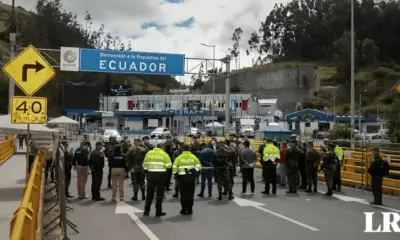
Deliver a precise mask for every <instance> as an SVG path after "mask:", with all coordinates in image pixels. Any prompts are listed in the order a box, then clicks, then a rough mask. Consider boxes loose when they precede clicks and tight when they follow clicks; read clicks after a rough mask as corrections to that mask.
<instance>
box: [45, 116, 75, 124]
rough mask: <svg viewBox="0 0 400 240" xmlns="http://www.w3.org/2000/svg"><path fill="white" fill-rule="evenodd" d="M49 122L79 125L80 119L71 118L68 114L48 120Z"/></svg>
mask: <svg viewBox="0 0 400 240" xmlns="http://www.w3.org/2000/svg"><path fill="white" fill-rule="evenodd" d="M47 124H54V125H79V122H78V121H75V120H74V119H71V118H69V117H66V116H61V117H58V118H55V119H52V120H50V121H48V122H47Z"/></svg>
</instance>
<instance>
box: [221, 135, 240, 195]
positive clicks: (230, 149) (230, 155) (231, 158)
mask: <svg viewBox="0 0 400 240" xmlns="http://www.w3.org/2000/svg"><path fill="white" fill-rule="evenodd" d="M225 153H226V157H227V161H228V167H229V180H230V185H231V187H233V185H234V184H235V181H234V179H233V178H234V177H235V176H236V164H237V158H238V155H237V149H236V144H235V143H233V142H231V141H230V140H228V139H227V140H225ZM223 194H224V195H227V194H228V192H227V189H225V191H224V192H223Z"/></svg>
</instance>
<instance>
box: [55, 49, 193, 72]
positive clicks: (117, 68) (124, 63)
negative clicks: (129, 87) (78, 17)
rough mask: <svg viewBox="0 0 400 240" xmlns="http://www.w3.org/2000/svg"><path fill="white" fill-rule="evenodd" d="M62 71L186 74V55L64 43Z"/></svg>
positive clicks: (61, 62) (61, 55) (61, 60)
mask: <svg viewBox="0 0 400 240" xmlns="http://www.w3.org/2000/svg"><path fill="white" fill-rule="evenodd" d="M60 58H61V59H60V69H61V71H81V72H104V73H128V74H152V75H175V76H183V75H184V74H185V55H184V54H171V53H152V52H135V51H116V50H101V49H86V48H81V49H78V48H72V47H62V48H61V54H60Z"/></svg>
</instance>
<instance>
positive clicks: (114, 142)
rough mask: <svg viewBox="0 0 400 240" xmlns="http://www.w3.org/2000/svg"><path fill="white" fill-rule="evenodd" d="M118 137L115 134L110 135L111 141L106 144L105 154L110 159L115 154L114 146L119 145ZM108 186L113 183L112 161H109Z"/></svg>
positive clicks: (110, 186)
mask: <svg viewBox="0 0 400 240" xmlns="http://www.w3.org/2000/svg"><path fill="white" fill-rule="evenodd" d="M117 143H118V142H117V139H116V137H115V136H110V138H109V143H108V144H107V145H106V151H105V156H106V158H107V161H108V159H111V158H112V156H113V154H114V148H115V147H116V146H117ZM107 181H108V184H107V187H108V188H112V185H111V166H110V161H108V176H107Z"/></svg>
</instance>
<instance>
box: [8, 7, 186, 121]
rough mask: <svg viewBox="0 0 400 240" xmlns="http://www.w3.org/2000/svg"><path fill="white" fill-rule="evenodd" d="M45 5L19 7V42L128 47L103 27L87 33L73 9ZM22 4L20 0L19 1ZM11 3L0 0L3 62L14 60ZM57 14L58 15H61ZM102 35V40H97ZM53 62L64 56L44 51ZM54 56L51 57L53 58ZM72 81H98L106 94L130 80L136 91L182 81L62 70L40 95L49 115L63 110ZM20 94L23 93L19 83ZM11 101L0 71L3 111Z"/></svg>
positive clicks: (154, 91)
mask: <svg viewBox="0 0 400 240" xmlns="http://www.w3.org/2000/svg"><path fill="white" fill-rule="evenodd" d="M38 2H40V3H41V4H42V5H41V7H40V9H39V10H38V11H39V12H38V13H33V12H30V11H26V10H25V9H23V8H22V7H16V19H17V23H18V35H17V44H18V45H19V46H28V45H30V44H32V45H34V46H35V47H37V48H47V49H60V47H61V46H73V47H83V48H99V47H101V48H104V46H105V45H106V44H107V41H113V42H114V43H115V45H118V46H114V47H117V50H124V49H127V46H125V45H124V44H123V43H122V42H121V41H120V40H119V38H118V37H112V36H111V35H109V36H107V34H106V33H104V32H102V31H103V30H101V29H99V30H96V31H92V32H90V33H87V32H86V31H85V30H83V29H82V26H81V25H80V24H79V23H78V22H76V19H74V17H73V16H74V15H73V13H67V12H64V10H63V9H62V6H61V5H59V6H57V5H51V4H49V3H48V2H53V1H43V0H39V1H38ZM17 4H18V2H17ZM11 11H12V9H11V6H10V5H7V4H4V3H0V62H1V63H2V65H4V64H5V63H7V62H8V61H9V60H10V57H9V49H8V47H7V46H6V45H8V43H9V32H8V26H9V24H8V22H9V18H10V16H11ZM54 16H58V19H57V18H55V17H54ZM100 38H101V41H102V42H100V43H99V42H98V41H97V42H96V41H95V40H98V39H100ZM44 55H45V57H46V58H47V60H48V61H49V62H50V63H54V61H53V60H52V59H51V58H53V59H54V60H56V61H58V60H59V59H60V56H59V53H58V52H46V54H44ZM50 57H51V58H50ZM68 82H86V83H88V84H96V85H98V86H99V87H100V88H101V91H102V93H103V94H104V95H107V94H108V93H109V90H110V85H113V84H128V85H131V86H132V87H133V89H134V94H142V93H146V94H160V93H163V92H165V91H168V89H175V88H178V87H179V83H178V81H176V80H175V79H174V78H173V77H172V76H158V75H157V76H154V75H130V74H101V73H73V72H59V71H58V70H57V75H56V77H55V78H54V79H52V80H51V81H50V82H49V83H48V84H46V86H44V87H43V88H42V89H41V90H40V91H39V92H38V93H37V94H35V95H37V96H45V97H47V98H48V101H49V102H52V103H57V104H49V116H50V117H57V116H59V115H60V114H62V111H61V104H59V103H61V99H60V89H61V88H60V85H61V84H67V83H68ZM16 95H23V94H22V92H21V91H20V90H19V89H18V87H16ZM7 102H8V79H7V77H6V76H5V74H0V113H7Z"/></svg>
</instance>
